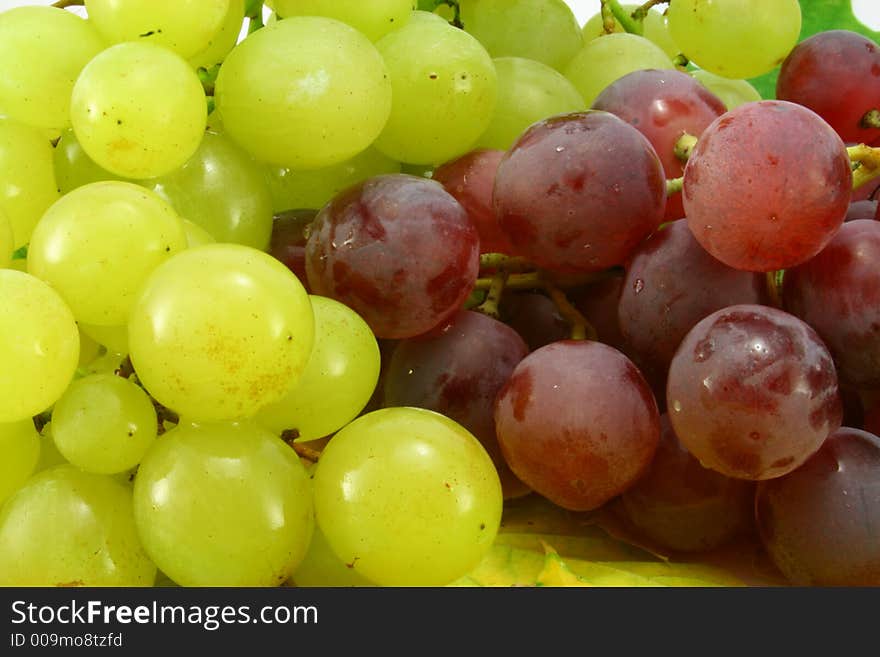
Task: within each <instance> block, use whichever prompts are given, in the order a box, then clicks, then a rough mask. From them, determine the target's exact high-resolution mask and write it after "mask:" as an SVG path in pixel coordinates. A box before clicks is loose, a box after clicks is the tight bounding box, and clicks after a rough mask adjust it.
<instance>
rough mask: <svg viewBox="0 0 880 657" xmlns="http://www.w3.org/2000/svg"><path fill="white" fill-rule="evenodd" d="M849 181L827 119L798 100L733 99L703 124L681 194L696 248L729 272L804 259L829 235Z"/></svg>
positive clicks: (849, 192) (790, 264)
mask: <svg viewBox="0 0 880 657" xmlns="http://www.w3.org/2000/svg"><path fill="white" fill-rule="evenodd" d="M802 135H810V139H809V140H805V139H803V138H802ZM792 171H797V172H798V175H797V176H792V175H791V172H792ZM732 181H735V182H732ZM851 188H852V173H851V170H850V161H849V156H848V155H847V152H846V148H845V146H844V143H843V142H842V141H841V140H840V137H839V136H838V135H837V133H835V132H834V130H833V129H832V128H831V126H829V125H828V124H827V123H825V122H824V121H823V120H822V119H821V118H820V117H819V116H818V115H817V114H815V113H814V112H813V111H812V110H809V109H807V108H805V107H802V106H800V105H796V104H794V103H789V102H785V101H775V100H765V101H758V102H754V103H746V104H745V105H740V106H739V107H737V108H736V109H733V110H730V111H729V112H727V113H725V114H724V115H722V116H720V117H718V118H717V119H715V121H713V122H712V124H711V125H710V126H709V127H708V128H706V129H705V130H704V131H703V134H702V135H701V136H700V139H699V141H698V142H697V146H696V148H695V149H694V151H693V153H692V154H691V156H690V158H689V159H688V163H687V166H686V167H685V172H684V188H683V190H682V194H683V198H684V210H685V215H686V216H687V220H688V225H689V226H690V228H691V231H692V232H693V233H694V237H696V238H697V241H699V242H700V244H702V245H703V248H705V249H706V250H707V251H708V252H709V253H711V254H712V255H713V256H714V257H716V258H718V259H719V260H721V261H722V262H723V263H725V264H726V265H728V266H730V267H734V268H736V269H745V270H747V271H773V270H777V269H785V268H788V267H794V266H795V265H798V264H800V263H802V262H804V261H806V260H808V259H809V258H811V257H813V256H814V255H816V254H817V253H818V252H819V251H820V250H821V249H822V248H823V247H824V246H825V245H826V244H827V243H828V242H829V241H830V240H831V238H832V237H833V236H834V233H835V232H836V231H837V229H838V228H839V227H840V225H841V223H843V218H844V216H845V215H846V210H847V207H848V206H849V202H850V196H851V195H852V189H851Z"/></svg>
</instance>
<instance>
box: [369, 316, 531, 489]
mask: <svg viewBox="0 0 880 657" xmlns="http://www.w3.org/2000/svg"><path fill="white" fill-rule="evenodd" d="M527 353H528V347H527V346H526V344H525V342H523V340H522V338H521V337H520V336H519V335H518V334H517V333H516V331H514V330H513V329H512V328H510V327H509V326H507V325H506V324H503V323H502V322H499V321H498V320H496V319H492V318H491V317H489V316H487V315H483V314H481V313H477V312H473V311H462V312H460V313H458V314H457V315H455V316H454V318H453V321H452V323H451V324H450V325H449V326H448V327H447V328H445V329H444V330H443V331H435V332H432V333H430V334H428V335H424V336H420V337H416V338H410V339H408V340H401V341H400V342H399V343H397V347H396V348H395V350H394V353H393V355H392V356H391V361H390V363H389V365H388V368H387V370H386V372H385V377H384V393H385V394H384V405H385V406H416V407H418V408H427V409H428V410H432V411H437V412H438V413H442V414H443V415H446V416H447V417H449V418H452V419H453V420H455V421H456V422H458V423H459V424H461V425H462V426H463V427H465V428H466V429H467V430H468V431H470V432H471V433H472V434H474V436H476V437H477V439H478V440H479V441H480V442H481V443H482V444H483V446H484V447H485V448H486V451H487V452H488V453H489V456H491V457H492V461H493V462H494V463H495V466H496V468H497V469H498V474H499V476H500V478H501V485H502V488H503V490H504V496H505V498H511V497H518V496H521V495H523V494H525V493H528V492H529V489H528V487H527V486H525V485H524V484H523V483H522V482H521V481H519V480H518V479H517V478H516V477H515V476H514V475H513V473H511V472H510V469H509V468H508V467H507V464H506V462H505V461H504V458H503V457H502V456H501V451H500V449H499V447H498V440H497V438H496V437H495V420H494V418H493V411H494V405H495V397H496V396H497V395H498V391H499V390H501V388H502V386H503V385H504V384H505V382H506V381H507V379H508V378H509V377H510V374H511V372H513V368H514V367H516V365H517V363H519V362H520V361H521V360H522V359H523V358H525V356H526V354H527Z"/></svg>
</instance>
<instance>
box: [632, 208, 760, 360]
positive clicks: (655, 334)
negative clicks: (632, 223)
mask: <svg viewBox="0 0 880 657" xmlns="http://www.w3.org/2000/svg"><path fill="white" fill-rule="evenodd" d="M765 289H766V284H765V280H764V275H763V274H755V273H751V272H745V271H740V270H737V269H733V268H731V267H728V266H727V265H725V264H724V263H722V262H721V261H719V260H716V259H715V258H713V257H712V256H710V255H709V254H708V253H706V250H705V249H703V247H701V246H700V244H699V242H697V240H696V239H694V236H693V235H692V234H691V231H690V229H689V228H688V225H687V222H686V221H675V222H672V223H671V224H667V225H666V226H665V227H664V228H663V229H662V230H659V231H657V232H656V233H654V234H653V235H652V236H651V237H650V238H648V240H647V241H645V242H644V243H642V245H641V246H639V248H638V249H637V250H636V252H635V253H634V254H633V256H632V258H631V259H630V261H629V263H628V264H627V265H626V277H625V278H624V282H623V287H622V289H621V293H620V302H619V304H618V318H619V321H620V329H621V331H622V332H623V335H624V336H625V337H626V340H627V344H628V345H629V350H628V352H629V353H630V354H632V355H633V356H634V360H635V361H636V363H637V364H638V365H639V367H640V368H641V369H642V370H643V371H644V370H645V369H650V370H652V371H655V372H657V374H658V376H659V375H665V373H666V371H667V370H668V369H669V363H671V362H672V357H673V355H675V350H676V348H677V347H678V345H679V344H680V343H681V341H682V339H683V338H684V336H685V335H687V332H688V331H690V330H691V329H692V328H693V327H694V326H695V325H696V323H697V322H699V321H700V320H701V319H703V318H704V317H705V316H706V315H708V314H710V313H712V312H715V311H716V310H721V309H722V308H725V307H727V306H732V305H735V304H743V303H752V304H760V303H763V302H764V301H765V299H766V292H765Z"/></svg>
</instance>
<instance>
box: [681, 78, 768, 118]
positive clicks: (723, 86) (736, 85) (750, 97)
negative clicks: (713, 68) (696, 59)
mask: <svg viewBox="0 0 880 657" xmlns="http://www.w3.org/2000/svg"><path fill="white" fill-rule="evenodd" d="M690 74H691V75H692V76H693V77H694V78H695V79H696V80H697V81H699V83H700V84H702V85H703V86H704V87H706V88H707V89H708V90H709V91H711V92H712V93H713V94H715V95H716V96H718V98H720V99H721V102H723V103H724V106H725V107H727V109H728V110H732V109H733V108H734V107H739V106H740V105H743V104H745V103H751V102H753V101H756V100H761V94H760V93H758V90H757V89H755V88H754V87H753V86H752V85H751V83H749V81H748V80H731V79H730V78H723V77H721V76H720V75H715V74H714V73H710V72H709V71H704V70H703V69H697V70H695V71H691V72H690Z"/></svg>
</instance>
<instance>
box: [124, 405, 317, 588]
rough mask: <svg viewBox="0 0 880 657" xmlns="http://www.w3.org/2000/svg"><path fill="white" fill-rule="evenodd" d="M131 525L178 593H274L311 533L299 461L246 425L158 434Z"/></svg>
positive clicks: (307, 488)
mask: <svg viewBox="0 0 880 657" xmlns="http://www.w3.org/2000/svg"><path fill="white" fill-rule="evenodd" d="M134 517H135V522H136V524H137V528H138V531H139V533H140V536H141V539H142V540H143V542H144V547H145V548H146V550H147V553H148V554H149V555H150V556H151V557H152V558H153V560H154V561H155V562H156V565H157V566H158V567H159V568H161V569H162V572H163V573H165V574H166V575H168V577H170V578H171V579H172V580H173V581H174V582H176V583H177V584H180V585H182V586H278V585H280V584H282V583H283V582H284V581H285V580H287V578H288V577H289V576H290V573H291V572H293V570H294V569H295V568H296V567H297V565H299V563H300V561H302V558H303V556H304V555H305V553H306V550H307V548H308V545H309V541H310V540H311V535H312V530H313V525H314V521H313V504H312V491H311V485H310V482H309V477H308V475H307V474H306V470H305V468H304V467H303V465H302V463H300V460H299V458H298V457H297V456H296V454H295V453H294V452H293V450H292V449H290V447H288V446H287V445H286V444H285V443H284V442H283V441H281V440H280V439H279V438H278V437H277V436H273V435H272V434H271V433H269V431H267V430H266V429H263V428H262V427H259V426H258V425H255V424H252V423H248V422H245V423H240V424H239V423H209V424H201V425H186V424H181V425H179V426H178V427H176V428H174V429H172V430H171V431H168V432H167V433H165V434H164V435H162V436H161V437H160V438H159V440H157V441H156V442H155V444H154V445H153V447H152V448H151V449H150V451H148V452H147V455H146V456H145V457H144V459H143V461H142V462H141V465H140V468H139V469H138V473H137V476H136V477H135V482H134Z"/></svg>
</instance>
